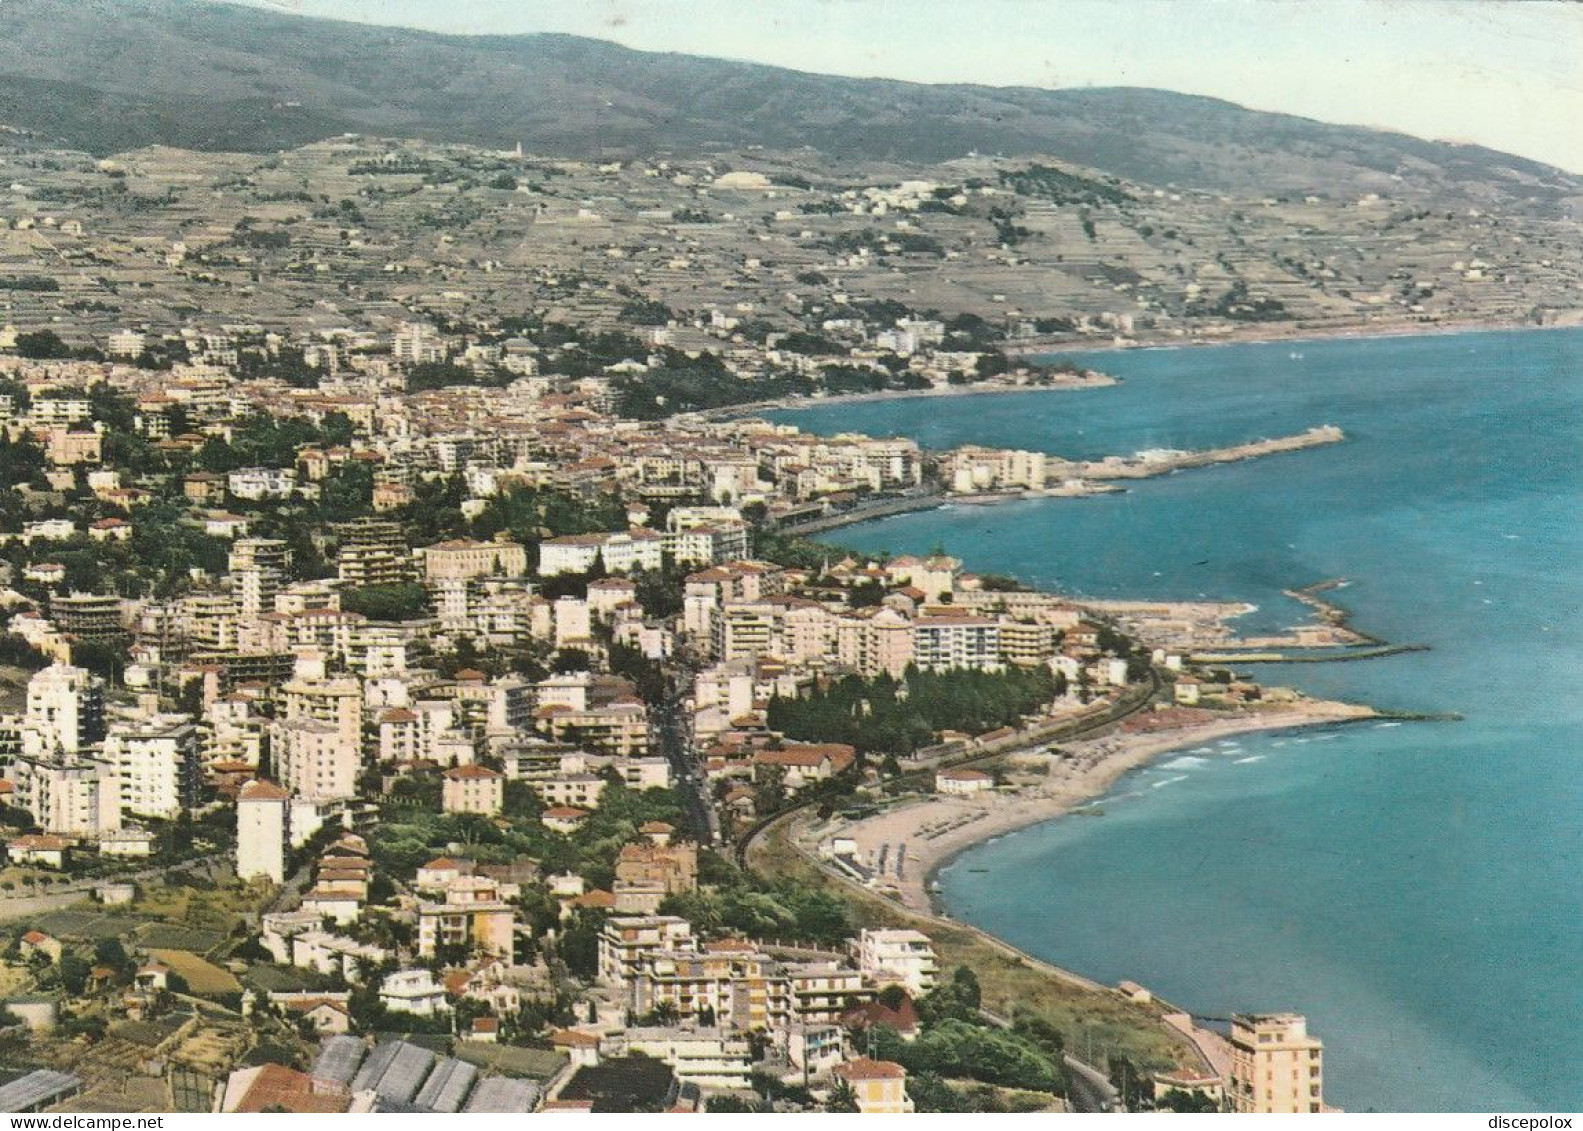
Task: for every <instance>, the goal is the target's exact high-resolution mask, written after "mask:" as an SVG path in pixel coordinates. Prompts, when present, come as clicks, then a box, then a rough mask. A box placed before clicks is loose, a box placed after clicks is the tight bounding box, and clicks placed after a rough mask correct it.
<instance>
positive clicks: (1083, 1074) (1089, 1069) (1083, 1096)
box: [1061, 1053, 1124, 1112]
mask: <svg viewBox="0 0 1583 1131" xmlns="http://www.w3.org/2000/svg"><path fill="white" fill-rule="evenodd" d="M1061 1059H1062V1061H1063V1062H1065V1064H1066V1078H1067V1080H1068V1081H1069V1082H1070V1084H1071V1091H1072V1094H1071V1095H1070V1096H1068V1097H1067V1098H1068V1099H1070V1100H1071V1101H1072V1106H1073V1107H1074V1108H1076V1109H1077V1110H1078V1111H1086V1112H1097V1111H1122V1110H1124V1109H1123V1107H1122V1106H1121V1093H1120V1092H1118V1091H1116V1086H1115V1085H1114V1084H1112V1083H1111V1082H1110V1081H1109V1080H1107V1079H1105V1074H1104V1073H1103V1072H1101V1071H1100V1070H1099V1069H1097V1068H1095V1067H1094V1066H1093V1065H1092V1064H1085V1063H1084V1062H1083V1061H1081V1060H1078V1059H1077V1057H1075V1056H1072V1055H1071V1054H1070V1053H1068V1054H1066V1055H1065V1056H1063V1057H1062V1058H1061Z"/></svg>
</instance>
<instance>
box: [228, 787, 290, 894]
mask: <svg viewBox="0 0 1583 1131" xmlns="http://www.w3.org/2000/svg"><path fill="white" fill-rule="evenodd" d="M287 798H288V794H287V793H286V791H285V790H283V789H281V788H280V786H278V785H276V784H274V783H273V782H267V781H250V782H248V783H247V784H246V785H244V786H243V787H242V792H241V793H240V794H238V795H237V799H236V874H237V878H238V879H243V880H250V879H252V878H253V877H255V876H267V877H268V878H269V879H271V880H273V881H274V882H275V883H277V884H279V883H284V882H285V880H286V802H287Z"/></svg>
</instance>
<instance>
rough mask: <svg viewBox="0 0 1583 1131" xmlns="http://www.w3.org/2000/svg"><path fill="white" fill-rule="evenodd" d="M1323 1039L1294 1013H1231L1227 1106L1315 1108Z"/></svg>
mask: <svg viewBox="0 0 1583 1131" xmlns="http://www.w3.org/2000/svg"><path fill="white" fill-rule="evenodd" d="M1324 1047H1325V1046H1324V1044H1323V1043H1322V1042H1321V1041H1320V1040H1319V1039H1318V1038H1317V1037H1310V1036H1309V1035H1308V1019H1307V1018H1305V1017H1303V1016H1301V1015H1300V1014H1296V1013H1253V1014H1248V1013H1239V1014H1235V1015H1233V1016H1232V1018H1231V1106H1232V1109H1233V1110H1235V1111H1238V1112H1251V1113H1254V1114H1291V1113H1294V1112H1318V1111H1323V1110H1324V1108H1325V1101H1324V1070H1323V1063H1324V1062H1323V1055H1324Z"/></svg>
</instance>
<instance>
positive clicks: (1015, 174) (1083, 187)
mask: <svg viewBox="0 0 1583 1131" xmlns="http://www.w3.org/2000/svg"><path fill="white" fill-rule="evenodd" d="M1000 183H1001V184H1002V185H1005V186H1007V187H1008V188H1010V189H1011V191H1012V192H1014V193H1016V194H1017V195H1018V196H1035V197H1042V198H1043V199H1045V200H1049V201H1053V202H1054V203H1056V204H1089V205H1093V204H1126V203H1128V202H1130V201H1131V200H1132V195H1131V194H1130V193H1128V192H1126V191H1125V190H1123V189H1120V188H1118V187H1116V186H1115V185H1113V184H1107V183H1106V182H1104V181H1100V180H1096V179H1094V178H1093V177H1080V176H1078V175H1076V174H1075V173H1068V172H1066V171H1064V170H1062V169H1055V168H1052V167H1051V166H1049V165H1029V166H1028V167H1027V168H1026V169H1011V170H1003V171H1002V172H1001V174H1000Z"/></svg>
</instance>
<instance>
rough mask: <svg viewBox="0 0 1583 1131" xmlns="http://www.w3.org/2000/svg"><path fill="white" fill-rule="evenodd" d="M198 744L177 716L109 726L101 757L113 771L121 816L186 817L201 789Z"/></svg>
mask: <svg viewBox="0 0 1583 1131" xmlns="http://www.w3.org/2000/svg"><path fill="white" fill-rule="evenodd" d="M200 739H201V736H200V734H199V731H198V727H197V724H195V723H193V722H191V721H189V720H188V719H187V718H186V717H185V716H180V715H177V716H161V717H156V718H153V719H148V720H146V721H142V722H135V723H117V724H115V725H114V726H112V727H111V728H110V731H109V733H108V734H107V735H106V736H105V740H104V756H105V761H107V762H109V763H111V764H112V765H113V766H114V767H115V774H116V780H117V783H118V784H119V787H120V797H121V801H120V804H121V811H122V813H124V814H131V815H135V816H139V817H158V818H160V819H161V820H167V821H169V820H174V819H175V818H177V817H179V816H180V815H181V814H182V813H184V812H191V811H192V809H194V808H195V807H196V806H197V804H198V800H199V796H200V790H201V786H202V770H201V766H200V754H201V746H202V743H201V740H200Z"/></svg>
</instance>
